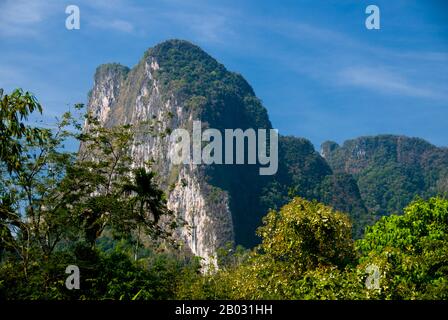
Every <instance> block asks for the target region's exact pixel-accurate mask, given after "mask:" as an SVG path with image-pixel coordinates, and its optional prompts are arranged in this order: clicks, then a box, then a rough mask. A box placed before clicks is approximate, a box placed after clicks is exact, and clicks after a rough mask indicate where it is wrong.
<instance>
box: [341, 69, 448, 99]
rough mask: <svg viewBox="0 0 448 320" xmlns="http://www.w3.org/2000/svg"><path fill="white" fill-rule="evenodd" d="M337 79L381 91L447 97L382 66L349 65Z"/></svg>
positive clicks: (418, 96) (438, 97)
mask: <svg viewBox="0 0 448 320" xmlns="http://www.w3.org/2000/svg"><path fill="white" fill-rule="evenodd" d="M337 81H338V84H339V85H345V86H347V85H348V86H354V87H359V88H364V89H368V90H371V91H376V92H379V93H388V94H398V95H404V96H408V97H417V98H432V99H442V98H446V97H444V96H443V95H442V94H441V93H440V92H437V91H435V90H434V89H433V88H431V89H430V88H425V87H423V86H422V85H421V84H413V83H411V82H410V81H409V80H408V79H407V78H406V77H404V76H402V75H400V74H398V73H396V72H392V71H390V70H385V69H382V68H372V67H347V68H345V69H342V70H340V72H339V74H338V77H337Z"/></svg>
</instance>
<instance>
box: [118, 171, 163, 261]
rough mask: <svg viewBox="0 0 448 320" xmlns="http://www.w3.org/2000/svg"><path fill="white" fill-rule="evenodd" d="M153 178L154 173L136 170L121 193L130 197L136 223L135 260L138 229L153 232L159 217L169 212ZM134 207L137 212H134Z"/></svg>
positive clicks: (161, 192) (135, 256)
mask: <svg viewBox="0 0 448 320" xmlns="http://www.w3.org/2000/svg"><path fill="white" fill-rule="evenodd" d="M154 177H155V173H154V172H152V171H149V172H148V171H146V169H145V168H137V169H135V170H134V172H133V181H131V182H130V183H128V184H125V185H124V186H123V191H124V192H125V193H128V194H130V195H132V200H131V204H132V212H133V213H134V214H135V215H134V219H135V221H136V223H137V244H136V247H135V254H134V259H135V260H137V258H138V249H139V241H140V227H141V226H142V225H143V226H146V227H148V228H150V229H151V230H152V231H153V230H154V228H156V226H157V223H158V222H159V219H160V217H161V216H162V215H164V214H167V213H169V212H170V211H169V210H168V208H167V206H166V199H165V194H164V193H163V191H162V190H160V189H159V188H158V187H157V184H156V183H155V182H154ZM136 206H137V208H138V210H135V207H136Z"/></svg>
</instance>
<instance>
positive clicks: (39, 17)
mask: <svg viewBox="0 0 448 320" xmlns="http://www.w3.org/2000/svg"><path fill="white" fill-rule="evenodd" d="M54 7H55V6H54V3H51V2H48V1H43V0H5V1H4V2H2V3H0V12H1V19H0V36H6V37H10V36H35V35H37V34H38V31H39V27H40V26H41V25H42V23H43V22H44V21H45V20H46V18H48V17H49V16H50V15H51V14H52V12H53V11H54Z"/></svg>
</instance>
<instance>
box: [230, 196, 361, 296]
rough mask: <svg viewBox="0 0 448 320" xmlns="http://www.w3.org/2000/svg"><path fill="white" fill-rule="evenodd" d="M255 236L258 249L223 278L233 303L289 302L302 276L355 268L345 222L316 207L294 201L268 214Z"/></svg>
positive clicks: (307, 202) (341, 217) (329, 210)
mask: <svg viewBox="0 0 448 320" xmlns="http://www.w3.org/2000/svg"><path fill="white" fill-rule="evenodd" d="M257 233H258V235H259V236H261V237H262V243H261V245H260V246H259V247H258V248H256V250H255V251H254V252H253V253H252V256H251V257H249V258H248V259H247V261H246V262H244V263H242V265H241V266H239V267H237V268H236V269H235V270H232V271H230V272H229V277H230V278H231V280H230V282H231V286H232V291H233V293H234V294H235V296H234V297H235V298H245V299H254V298H255V299H272V298H273V299H290V298H293V297H295V296H296V289H297V288H296V282H297V281H299V280H300V279H302V278H303V277H304V276H305V275H306V273H307V272H310V271H314V270H318V269H325V268H333V269H336V270H344V268H346V267H347V266H349V265H350V264H352V263H354V262H355V258H356V255H355V251H354V242H353V240H352V238H351V224H350V221H349V219H348V217H347V216H346V215H345V214H342V213H340V212H337V211H334V210H333V209H332V208H330V207H327V206H325V205H323V204H320V203H317V202H310V201H306V200H304V199H301V198H298V197H297V198H294V199H293V200H292V201H291V202H290V203H289V204H287V205H285V206H284V207H282V208H281V209H280V211H278V212H277V211H271V212H269V213H268V214H267V216H266V217H265V218H264V219H263V226H262V227H260V228H259V229H258V231H257Z"/></svg>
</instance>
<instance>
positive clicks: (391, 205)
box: [321, 135, 448, 215]
mask: <svg viewBox="0 0 448 320" xmlns="http://www.w3.org/2000/svg"><path fill="white" fill-rule="evenodd" d="M321 154H322V156H323V157H324V158H325V159H326V161H327V162H328V164H329V165H330V166H331V168H332V169H333V170H334V171H335V172H341V173H346V174H351V175H352V176H353V177H354V178H355V180H356V182H357V184H358V186H359V189H360V192H361V196H362V199H363V201H364V203H365V205H366V207H367V208H368V209H369V211H371V212H374V213H376V214H379V215H386V214H391V213H395V212H400V211H401V210H402V209H403V208H404V207H405V206H406V205H407V204H408V203H409V202H410V201H412V200H413V199H414V197H415V196H420V197H424V198H427V197H430V196H434V195H436V194H446V193H447V192H448V149H447V148H438V147H436V146H434V145H432V144H430V143H428V142H427V141H425V140H423V139H420V138H410V137H406V136H398V135H378V136H370V137H360V138H356V139H353V140H348V141H346V142H344V144H343V145H342V146H339V145H338V144H336V143H335V142H331V141H327V142H325V143H323V144H322V148H321Z"/></svg>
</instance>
